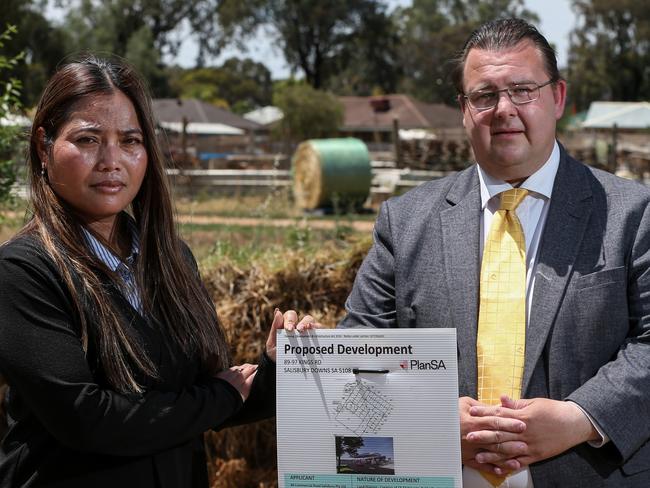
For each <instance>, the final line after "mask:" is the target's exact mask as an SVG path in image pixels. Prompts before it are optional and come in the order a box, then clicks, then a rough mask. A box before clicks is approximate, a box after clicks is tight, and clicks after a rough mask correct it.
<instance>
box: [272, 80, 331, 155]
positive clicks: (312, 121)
mask: <svg viewBox="0 0 650 488" xmlns="http://www.w3.org/2000/svg"><path fill="white" fill-rule="evenodd" d="M273 104H274V105H275V106H277V107H279V108H280V109H281V110H282V112H283V113H284V117H283V119H282V121H281V123H280V125H279V128H278V130H279V131H280V134H279V135H280V136H281V137H282V138H283V139H284V140H288V141H292V142H299V141H303V140H305V139H311V138H320V137H330V136H333V135H335V134H336V132H337V130H338V128H339V127H340V126H341V124H342V123H343V106H342V105H341V103H340V102H339V101H338V100H337V98H336V97H335V96H333V95H330V94H329V93H326V92H322V91H319V90H315V89H314V88H312V87H311V86H309V85H307V84H305V83H284V84H281V85H280V86H279V87H277V88H276V90H275V92H274V93H273Z"/></svg>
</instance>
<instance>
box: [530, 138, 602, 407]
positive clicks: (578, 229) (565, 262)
mask: <svg viewBox="0 0 650 488" xmlns="http://www.w3.org/2000/svg"><path fill="white" fill-rule="evenodd" d="M591 210H592V196H591V187H590V186H589V182H588V181H587V178H586V170H585V168H584V167H583V166H582V164H580V163H578V162H576V161H574V160H572V159H571V158H570V157H568V156H567V155H566V153H565V151H564V148H561V157H560V166H559V168H558V172H557V176H556V177H555V183H554V185H553V193H552V195H551V202H550V207H549V212H548V216H547V219H546V224H545V226H544V232H543V235H542V241H541V243H540V249H539V255H538V257H537V268H536V272H535V288H534V290H533V299H532V305H531V311H530V321H529V325H528V330H527V331H526V334H527V338H526V361H525V366H524V377H523V383H522V390H521V391H522V396H523V397H525V394H526V391H527V389H528V387H529V385H530V380H531V376H532V373H533V371H534V369H535V365H536V363H537V361H538V360H539V357H540V355H541V354H542V351H543V349H544V345H545V344H546V340H547V338H548V334H549V332H550V330H551V328H552V326H553V323H554V321H555V317H556V314H557V311H558V308H559V306H560V304H561V303H562V299H563V296H564V291H565V288H566V286H567V283H568V280H569V277H570V276H571V272H572V270H573V265H574V262H575V260H576V257H577V254H578V250H579V249H580V244H581V242H582V239H583V236H584V233H585V229H586V226H587V223H588V221H589V217H590V215H591Z"/></svg>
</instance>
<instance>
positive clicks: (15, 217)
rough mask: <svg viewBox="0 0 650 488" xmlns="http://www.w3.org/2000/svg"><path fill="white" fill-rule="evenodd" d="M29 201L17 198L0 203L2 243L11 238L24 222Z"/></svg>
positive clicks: (0, 242)
mask: <svg viewBox="0 0 650 488" xmlns="http://www.w3.org/2000/svg"><path fill="white" fill-rule="evenodd" d="M26 209H27V202H26V201H25V200H21V199H20V198H15V199H14V200H13V201H11V202H3V203H0V244H2V243H3V242H5V241H6V240H8V239H10V238H11V237H12V236H13V235H14V234H15V233H16V232H18V231H19V230H20V228H21V227H22V226H23V224H24V219H25V210H26Z"/></svg>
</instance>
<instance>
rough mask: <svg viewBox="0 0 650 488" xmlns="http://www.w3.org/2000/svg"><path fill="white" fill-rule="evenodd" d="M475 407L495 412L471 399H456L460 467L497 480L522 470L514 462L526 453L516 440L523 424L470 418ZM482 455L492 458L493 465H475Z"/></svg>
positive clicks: (489, 417)
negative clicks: (498, 477) (490, 475)
mask: <svg viewBox="0 0 650 488" xmlns="http://www.w3.org/2000/svg"><path fill="white" fill-rule="evenodd" d="M477 407H482V408H485V409H489V408H492V409H494V408H495V407H489V406H488V405H485V404H484V403H480V402H479V401H477V400H474V399H473V398H470V397H461V398H459V399H458V411H459V413H460V446H461V457H462V460H463V464H464V465H466V466H469V467H471V468H474V469H477V470H479V471H486V472H489V473H494V474H498V475H500V476H502V475H505V474H507V473H510V472H512V471H516V470H518V469H519V468H521V465H520V463H519V461H517V460H516V459H514V458H516V457H517V456H521V455H523V454H525V453H526V452H527V446H526V443H525V442H522V441H521V440H519V439H517V436H519V435H521V433H522V432H524V431H525V430H526V424H525V423H524V422H522V421H521V420H518V419H513V418H504V417H501V416H499V415H484V416H475V415H471V413H470V412H471V410H472V409H473V408H477ZM487 432H489V433H491V436H489V437H488V436H487V435H481V436H477V435H476V434H477V433H481V434H483V433H487ZM483 453H492V454H494V457H493V458H492V459H493V461H486V462H483V463H480V462H478V461H477V457H478V456H479V455H481V454H483Z"/></svg>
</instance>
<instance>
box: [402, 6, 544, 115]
mask: <svg viewBox="0 0 650 488" xmlns="http://www.w3.org/2000/svg"><path fill="white" fill-rule="evenodd" d="M393 15H394V17H395V18H396V22H397V23H398V26H399V36H400V38H401V50H400V57H399V58H400V64H401V65H402V67H403V71H404V78H403V81H402V83H401V85H400V88H401V90H402V91H405V92H407V93H411V94H412V95H414V96H415V97H416V98H419V99H421V100H424V101H427V102H437V103H446V104H449V105H453V104H455V101H456V91H455V89H454V87H453V86H452V83H451V79H450V77H449V74H450V64H449V62H450V60H451V59H453V58H454V57H455V56H456V55H457V54H458V51H459V50H460V49H461V48H462V47H463V44H464V43H465V40H466V39H467V37H468V36H469V34H470V33H471V32H472V31H473V30H474V29H475V28H476V27H478V25H480V24H481V23H483V22H485V21H488V20H491V19H494V18H499V17H520V18H524V19H526V20H529V21H532V22H535V21H538V20H539V19H538V17H537V16H536V15H535V14H534V13H532V12H531V11H529V10H527V9H526V8H525V7H524V1H523V0H493V1H491V2H485V1H480V0H414V1H413V4H412V6H410V7H407V8H402V9H397V10H396V11H395V12H394V13H393Z"/></svg>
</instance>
